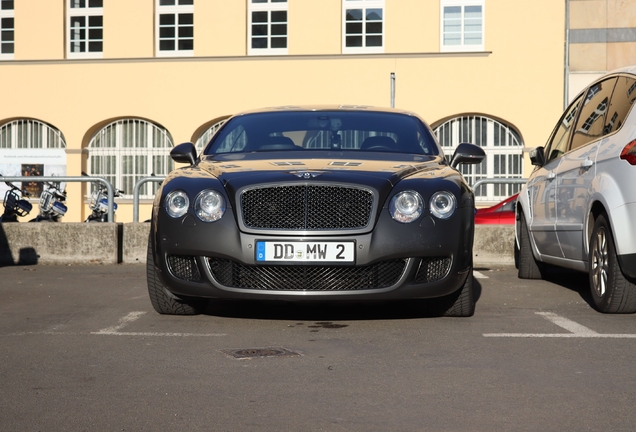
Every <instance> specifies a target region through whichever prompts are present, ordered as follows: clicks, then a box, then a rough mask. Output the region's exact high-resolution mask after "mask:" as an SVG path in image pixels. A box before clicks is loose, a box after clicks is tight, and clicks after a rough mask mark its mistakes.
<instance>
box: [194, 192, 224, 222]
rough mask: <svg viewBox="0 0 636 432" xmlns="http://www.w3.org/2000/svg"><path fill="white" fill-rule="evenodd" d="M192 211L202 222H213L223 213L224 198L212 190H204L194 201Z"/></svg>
mask: <svg viewBox="0 0 636 432" xmlns="http://www.w3.org/2000/svg"><path fill="white" fill-rule="evenodd" d="M194 213H195V214H196V215H197V217H198V218H199V219H201V220H202V221H203V222H214V221H216V220H219V219H221V216H223V213H225V198H223V195H221V194H220V193H218V192H217V191H214V190H209V189H208V190H204V191H203V192H201V193H200V194H199V195H198V196H197V199H196V200H195V201H194Z"/></svg>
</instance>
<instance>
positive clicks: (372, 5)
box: [342, 0, 386, 54]
mask: <svg viewBox="0 0 636 432" xmlns="http://www.w3.org/2000/svg"><path fill="white" fill-rule="evenodd" d="M350 9H362V11H363V12H362V33H361V34H360V36H361V37H362V46H361V47H348V46H347V10H350ZM367 9H381V10H382V21H381V22H382V33H380V36H381V37H382V45H381V46H367V44H366V37H367V33H366V30H367V26H366V24H367V21H366V10H367ZM385 45H386V7H385V0H342V53H343V54H381V53H384V46H385Z"/></svg>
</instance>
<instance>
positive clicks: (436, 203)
mask: <svg viewBox="0 0 636 432" xmlns="http://www.w3.org/2000/svg"><path fill="white" fill-rule="evenodd" d="M456 208H457V199H455V195H453V194H452V193H450V192H448V191H439V192H435V193H434V194H433V196H432V197H431V200H430V204H429V210H430V212H431V214H432V215H433V216H435V217H436V218H439V219H448V218H449V217H451V216H452V215H453V213H455V209H456Z"/></svg>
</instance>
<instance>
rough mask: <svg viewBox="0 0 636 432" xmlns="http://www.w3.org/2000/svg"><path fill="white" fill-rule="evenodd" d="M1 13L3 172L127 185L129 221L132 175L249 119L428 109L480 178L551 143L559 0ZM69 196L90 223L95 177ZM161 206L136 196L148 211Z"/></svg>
mask: <svg viewBox="0 0 636 432" xmlns="http://www.w3.org/2000/svg"><path fill="white" fill-rule="evenodd" d="M0 5H1V6H0V7H1V9H0V23H2V26H1V27H0V32H1V35H0V49H1V50H0V51H1V52H0V82H1V83H2V103H0V170H4V171H5V172H2V171H0V174H3V175H5V176H8V175H21V173H22V172H23V171H24V169H25V168H33V167H35V168H38V169H40V168H42V169H43V174H44V175H67V176H79V175H80V174H81V172H82V171H85V172H88V173H89V174H91V175H96V176H103V177H105V178H107V179H108V180H109V181H111V183H113V185H114V186H115V187H117V188H120V189H125V190H126V194H125V195H124V197H122V198H119V199H118V200H117V202H118V205H119V208H118V210H117V216H116V217H117V221H118V222H130V221H132V214H133V206H132V201H133V200H132V192H133V191H132V186H133V185H134V184H135V183H136V181H138V180H139V179H140V178H143V177H146V176H149V175H150V174H156V175H164V174H166V173H167V172H168V170H169V169H170V168H171V167H172V164H171V161H170V160H169V157H168V153H169V150H170V147H172V146H173V145H175V144H179V143H181V142H184V141H192V142H195V143H197V147H198V148H199V149H202V148H203V145H204V144H205V142H207V139H208V137H209V136H210V133H212V132H213V131H214V129H215V127H216V125H218V124H219V122H221V121H222V120H223V119H224V118H226V117H227V116H229V115H231V114H233V113H237V112H240V111H244V110H248V109H253V108H259V107H268V106H280V105H306V104H334V103H335V104H354V105H372V106H381V107H382V106H390V105H392V104H393V105H394V106H395V107H396V108H400V109H404V110H409V111H414V112H416V113H418V114H419V115H421V116H422V117H423V118H424V119H426V120H427V121H428V122H429V124H431V126H432V127H433V128H434V130H435V131H436V134H437V135H438V138H439V139H440V141H441V142H442V144H443V146H444V148H445V151H446V153H447V154H449V153H450V152H452V149H453V147H454V146H456V145H457V144H459V142H460V141H473V142H476V143H478V144H479V145H482V146H483V147H484V148H485V149H486V152H487V154H488V159H487V161H486V162H485V163H484V164H482V165H480V166H478V167H477V168H475V169H474V170H473V171H470V172H467V173H466V175H467V176H468V177H469V178H470V179H471V180H472V181H473V182H474V181H476V180H478V179H480V178H486V177H518V178H523V177H526V176H527V175H528V174H529V170H530V169H531V167H530V165H529V162H528V161H527V159H528V158H527V156H526V157H524V149H526V150H527V149H528V148H532V147H535V146H538V145H543V144H544V143H545V140H546V139H547V137H548V135H549V134H550V132H551V130H552V128H553V126H554V123H555V121H556V119H558V117H559V115H560V113H561V111H562V109H563V105H564V91H565V88H564V85H565V83H564V82H565V76H564V59H565V52H566V50H565V46H566V44H565V41H566V32H565V20H566V7H565V5H564V3H563V2H558V1H557V2H555V1H554V0H535V1H521V0H320V1H312V0H134V1H131V0H10V1H7V0H1V1H0ZM537 23H541V25H540V26H538V25H537ZM66 190H67V194H68V199H67V206H68V212H67V214H66V216H65V217H64V219H63V220H64V221H68V222H78V221H82V220H85V219H86V217H87V216H88V214H89V213H90V210H89V209H88V206H87V203H88V195H89V194H90V190H89V187H88V186H87V185H86V184H83V183H68V184H67V185H66ZM512 191H513V190H512V189H511V188H510V187H506V186H495V185H489V186H487V187H483V188H482V189H481V190H480V192H479V193H478V196H479V199H480V200H481V201H482V202H492V201H498V200H499V199H501V198H503V197H505V196H507V195H508V194H509V193H511V192H512ZM151 198H152V188H150V187H149V188H148V189H147V190H146V189H144V190H143V192H142V194H141V208H140V219H141V220H144V219H146V218H148V217H149V214H150V210H149V208H150V207H149V206H150V204H149V203H150V202H151ZM36 211H37V206H35V208H34V210H33V212H32V213H36ZM31 216H34V214H32V215H31Z"/></svg>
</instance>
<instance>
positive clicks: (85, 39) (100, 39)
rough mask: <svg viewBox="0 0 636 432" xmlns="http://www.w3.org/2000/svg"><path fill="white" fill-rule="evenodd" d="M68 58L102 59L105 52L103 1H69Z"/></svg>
mask: <svg viewBox="0 0 636 432" xmlns="http://www.w3.org/2000/svg"><path fill="white" fill-rule="evenodd" d="M66 20H67V22H66V25H67V28H68V58H101V57H102V55H103V52H104V8H103V0H68V13H67V14H66Z"/></svg>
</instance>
